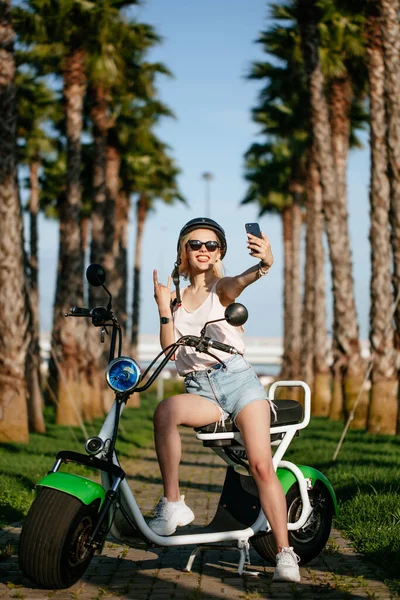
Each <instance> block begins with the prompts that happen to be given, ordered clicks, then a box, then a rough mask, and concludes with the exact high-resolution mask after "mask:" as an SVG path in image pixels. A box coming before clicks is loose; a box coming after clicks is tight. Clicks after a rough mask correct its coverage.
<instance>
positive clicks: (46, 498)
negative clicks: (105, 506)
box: [19, 488, 98, 589]
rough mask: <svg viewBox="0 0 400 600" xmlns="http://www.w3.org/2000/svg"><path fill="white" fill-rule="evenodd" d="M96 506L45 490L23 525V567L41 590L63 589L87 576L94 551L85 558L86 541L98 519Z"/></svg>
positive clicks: (21, 548)
mask: <svg viewBox="0 0 400 600" xmlns="http://www.w3.org/2000/svg"><path fill="white" fill-rule="evenodd" d="M97 514H98V513H97V509H96V507H95V506H93V505H91V506H87V505H86V504H83V503H82V502H81V501H80V500H78V499H77V498H75V497H74V496H70V495H69V494H65V493H64V492H61V491H59V490H53V489H51V488H42V489H41V490H40V491H39V494H38V496H37V498H36V499H35V500H34V502H33V504H32V506H31V508H30V510H29V512H28V515H27V517H26V519H25V522H24V524H23V526H22V532H21V538H20V544H19V564H20V567H21V570H22V572H23V573H24V575H26V577H28V579H30V581H32V582H34V583H35V584H36V585H38V586H39V587H40V588H47V589H63V588H68V587H70V586H71V585H73V584H74V583H76V582H77V581H78V580H79V579H80V578H81V577H82V575H83V574H84V572H85V571H86V569H87V568H88V566H89V563H90V561H91V559H92V556H93V550H90V551H89V552H88V554H87V555H86V556H85V557H84V558H83V557H82V555H81V553H82V550H83V548H84V542H85V541H86V540H87V539H88V538H89V537H90V535H91V533H92V531H93V529H94V526H95V523H96V519H97Z"/></svg>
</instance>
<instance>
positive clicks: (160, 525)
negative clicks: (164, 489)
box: [147, 496, 194, 535]
mask: <svg viewBox="0 0 400 600" xmlns="http://www.w3.org/2000/svg"><path fill="white" fill-rule="evenodd" d="M193 520H194V513H193V511H192V510H191V509H190V508H189V507H188V506H187V505H186V504H185V496H181V499H180V501H179V502H168V500H167V499H166V498H165V497H164V498H161V500H160V502H159V503H158V504H157V506H156V507H155V509H154V511H153V518H152V519H150V521H149V522H148V523H147V524H148V526H149V527H150V529H151V530H152V531H154V533H157V534H158V535H172V534H173V533H174V532H175V531H176V528H177V527H183V525H189V523H191V522H192V521H193Z"/></svg>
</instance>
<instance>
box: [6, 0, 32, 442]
mask: <svg viewBox="0 0 400 600" xmlns="http://www.w3.org/2000/svg"><path fill="white" fill-rule="evenodd" d="M10 5H11V3H10V0H0V15H1V21H0V240H1V244H0V289H1V294H0V442H9V441H16V442H28V436H29V434H28V415H27V390H26V386H25V356H26V349H27V345H28V343H29V337H28V331H27V323H28V318H27V314H26V303H25V293H24V277H25V275H24V266H23V264H24V263H23V248H22V237H23V236H22V230H23V223H22V217H21V209H20V204H19V198H18V193H17V187H16V164H15V145H16V144H15V137H16V111H15V61H14V46H13V44H14V31H13V29H12V24H11V10H10V8H11V6H10Z"/></svg>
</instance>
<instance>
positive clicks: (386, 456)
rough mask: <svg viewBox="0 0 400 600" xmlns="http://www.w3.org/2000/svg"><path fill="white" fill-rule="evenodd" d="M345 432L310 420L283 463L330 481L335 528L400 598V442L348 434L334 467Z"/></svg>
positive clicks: (325, 422)
mask: <svg viewBox="0 0 400 600" xmlns="http://www.w3.org/2000/svg"><path fill="white" fill-rule="evenodd" d="M343 427H344V425H343V423H336V422H332V421H328V420H327V419H312V421H311V424H310V425H309V427H308V428H307V429H305V430H304V431H301V432H300V437H299V438H295V440H294V441H293V443H292V445H291V447H290V449H289V451H288V453H287V454H286V456H285V458H287V459H289V460H292V461H293V462H295V463H298V464H306V465H307V464H308V465H311V466H313V467H316V468H317V469H319V470H320V471H322V473H324V475H326V476H327V477H328V479H329V480H330V482H331V483H332V485H333V487H334V489H335V492H336V495H337V498H338V501H339V514H338V517H337V519H336V520H335V526H336V527H337V528H338V529H339V530H340V531H342V532H343V533H344V535H345V536H346V537H348V538H350V539H351V540H352V542H353V544H354V546H355V548H356V549H357V550H358V551H359V552H361V553H362V554H363V555H364V556H365V557H366V558H367V559H369V560H371V561H372V562H373V563H374V564H375V565H376V566H377V568H378V569H379V571H380V576H381V577H382V578H383V579H384V578H387V579H388V581H389V583H390V585H391V587H392V589H393V590H395V591H396V592H397V593H400V577H399V574H400V437H392V436H377V435H371V434H366V433H364V432H361V431H348V433H347V435H346V438H345V441H344V444H343V446H342V448H341V450H340V452H339V455H338V457H337V459H336V461H335V462H332V456H333V454H334V451H335V449H336V446H337V444H338V441H339V439H340V436H341V433H342V431H343Z"/></svg>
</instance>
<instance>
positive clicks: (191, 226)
mask: <svg viewBox="0 0 400 600" xmlns="http://www.w3.org/2000/svg"><path fill="white" fill-rule="evenodd" d="M195 229H210V230H211V231H213V232H214V233H216V235H217V237H218V239H219V241H220V244H221V260H222V259H223V258H224V256H225V254H226V250H227V244H226V237H225V231H224V230H223V229H222V227H221V225H218V223H217V222H216V221H213V219H208V218H207V217H196V218H195V219H191V220H190V221H188V222H187V223H186V225H184V226H183V227H182V229H181V231H180V233H179V238H178V246H177V250H178V252H179V244H180V241H181V239H182V238H183V236H185V235H187V234H188V233H190V232H191V231H194V230H195Z"/></svg>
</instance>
